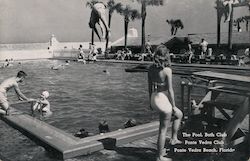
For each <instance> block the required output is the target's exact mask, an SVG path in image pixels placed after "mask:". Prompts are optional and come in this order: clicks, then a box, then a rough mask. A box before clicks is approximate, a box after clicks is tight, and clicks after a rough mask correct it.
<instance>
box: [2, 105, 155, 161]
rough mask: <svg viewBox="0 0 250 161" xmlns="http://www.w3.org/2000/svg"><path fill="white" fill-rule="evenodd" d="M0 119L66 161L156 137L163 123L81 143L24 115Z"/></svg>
mask: <svg viewBox="0 0 250 161" xmlns="http://www.w3.org/2000/svg"><path fill="white" fill-rule="evenodd" d="M15 110H16V109H15ZM16 111H18V110H16ZM0 118H1V120H3V121H5V122H6V123H7V124H8V125H10V126H11V127H13V128H15V129H17V130H18V131H20V132H21V133H22V134H24V135H25V136H27V137H29V138H30V139H31V140H33V141H34V142H35V143H37V144H38V145H41V146H43V147H44V148H45V149H46V150H47V151H48V152H50V153H51V154H53V156H55V157H57V158H62V159H68V158H73V157H76V156H80V155H87V154H90V153H92V152H96V151H99V150H102V149H114V148H115V147H116V146H119V145H122V144H126V143H129V142H132V141H135V140H138V139H142V138H146V137H149V136H154V135H156V134H157V133H158V126H159V122H152V123H147V124H143V125H138V126H135V127H131V128H127V129H120V130H116V131H113V132H109V133H105V134H103V135H95V136H90V137H86V138H82V139H79V138H77V137H74V136H73V135H71V134H68V133H66V132H64V131H62V130H60V129H58V128H56V127H54V126H51V125H49V124H47V123H45V122H43V121H41V120H38V119H36V118H34V117H31V116H29V115H27V114H24V113H21V112H20V114H15V115H11V116H0Z"/></svg>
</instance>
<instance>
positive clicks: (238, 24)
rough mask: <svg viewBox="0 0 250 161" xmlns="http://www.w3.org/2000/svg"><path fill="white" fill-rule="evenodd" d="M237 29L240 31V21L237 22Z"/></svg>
mask: <svg viewBox="0 0 250 161" xmlns="http://www.w3.org/2000/svg"><path fill="white" fill-rule="evenodd" d="M237 30H238V32H240V21H238V22H237Z"/></svg>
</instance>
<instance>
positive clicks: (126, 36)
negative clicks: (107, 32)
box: [124, 19, 128, 48]
mask: <svg viewBox="0 0 250 161" xmlns="http://www.w3.org/2000/svg"><path fill="white" fill-rule="evenodd" d="M124 32H125V33H124V35H125V39H124V48H127V41H128V21H126V19H124Z"/></svg>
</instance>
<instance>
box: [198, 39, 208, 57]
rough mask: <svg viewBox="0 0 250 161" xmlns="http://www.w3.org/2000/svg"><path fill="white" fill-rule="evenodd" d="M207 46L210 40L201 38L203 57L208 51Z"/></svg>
mask: <svg viewBox="0 0 250 161" xmlns="http://www.w3.org/2000/svg"><path fill="white" fill-rule="evenodd" d="M207 46H208V42H206V41H205V39H204V38H202V39H201V42H200V47H201V57H202V58H205V56H206V53H207Z"/></svg>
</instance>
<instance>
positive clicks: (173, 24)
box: [166, 19, 184, 35]
mask: <svg viewBox="0 0 250 161" xmlns="http://www.w3.org/2000/svg"><path fill="white" fill-rule="evenodd" d="M166 22H167V23H168V24H169V25H171V35H176V33H177V31H178V29H179V28H181V29H183V28H184V25H183V23H182V21H181V20H180V19H177V20H173V19H171V20H166Z"/></svg>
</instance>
